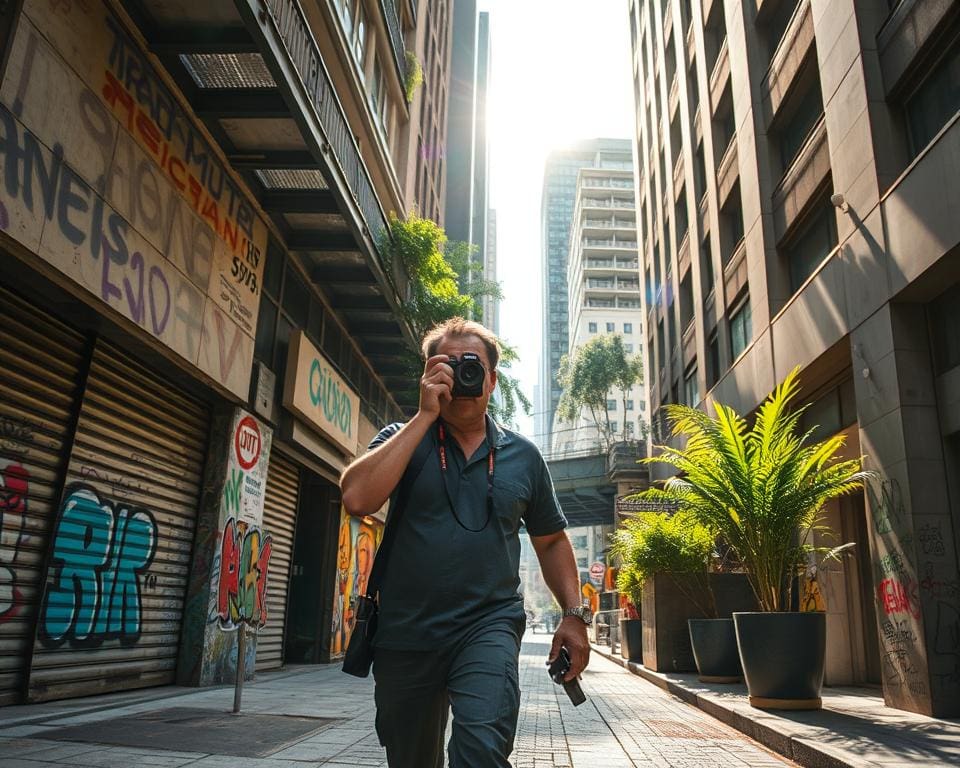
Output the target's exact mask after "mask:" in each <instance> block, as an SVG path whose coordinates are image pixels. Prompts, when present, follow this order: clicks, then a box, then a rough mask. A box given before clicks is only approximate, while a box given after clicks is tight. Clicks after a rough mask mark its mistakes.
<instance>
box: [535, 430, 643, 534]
mask: <svg viewBox="0 0 960 768" xmlns="http://www.w3.org/2000/svg"><path fill="white" fill-rule="evenodd" d="M645 455H646V450H645V447H644V444H643V443H642V442H639V441H630V442H619V443H614V444H613V445H612V446H611V447H610V449H609V450H607V449H606V448H605V447H602V446H596V447H594V448H590V449H586V450H581V451H577V452H575V453H559V454H553V455H550V454H548V455H546V456H545V458H546V460H547V467H549V469H550V475H551V477H552V478H553V486H554V488H555V490H556V492H557V499H558V500H559V502H560V508H561V509H562V510H563V513H564V514H565V515H566V517H567V521H568V522H569V523H570V527H571V528H581V527H585V526H590V525H614V524H615V523H616V520H615V515H614V507H615V502H616V497H617V496H618V495H622V494H623V493H625V492H626V491H627V490H628V489H629V488H632V487H641V488H645V487H647V485H648V484H649V479H648V478H649V473H648V471H647V468H646V467H645V466H643V465H641V464H638V463H637V461H638V460H639V459H642V458H643V457H644V456H645Z"/></svg>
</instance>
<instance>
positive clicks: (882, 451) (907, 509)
mask: <svg viewBox="0 0 960 768" xmlns="http://www.w3.org/2000/svg"><path fill="white" fill-rule="evenodd" d="M851 345H852V358H853V368H854V374H855V375H854V380H855V382H856V395H857V413H858V418H859V426H860V442H861V446H862V449H863V453H864V455H865V456H866V462H865V464H866V467H867V468H868V469H871V470H873V471H875V472H876V473H877V477H876V478H875V479H874V480H873V481H871V482H870V484H869V487H868V489H867V493H866V500H867V508H868V512H869V523H870V539H871V555H872V564H873V574H874V596H875V599H876V606H877V621H878V624H879V634H880V645H881V649H880V656H881V660H880V661H881V674H882V679H883V693H884V700H885V701H886V702H887V704H888V705H889V706H893V707H897V708H900V709H907V710H910V711H913V712H919V713H922V714H926V715H932V716H934V717H956V716H957V715H958V714H960V581H958V568H957V551H956V545H955V541H956V539H955V536H954V530H953V528H954V525H955V524H956V523H955V521H954V518H953V517H952V515H951V510H950V503H949V497H948V493H947V476H946V466H945V463H944V452H943V440H942V437H941V433H940V422H939V418H938V413H937V400H936V391H935V388H934V376H933V371H932V368H931V364H930V349H929V340H928V334H927V323H926V317H925V313H924V308H923V306H922V305H919V304H885V305H884V306H882V307H881V308H880V309H879V310H878V311H877V312H875V313H874V314H873V315H871V316H870V317H869V318H868V319H867V320H866V321H865V322H864V323H863V324H862V325H860V326H859V327H858V328H857V329H856V330H855V331H854V332H853V333H852V334H851Z"/></svg>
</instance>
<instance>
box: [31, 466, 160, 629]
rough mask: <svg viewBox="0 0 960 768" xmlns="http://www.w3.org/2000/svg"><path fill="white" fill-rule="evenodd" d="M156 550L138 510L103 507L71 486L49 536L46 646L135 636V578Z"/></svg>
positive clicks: (152, 529) (150, 524)
mask: <svg viewBox="0 0 960 768" xmlns="http://www.w3.org/2000/svg"><path fill="white" fill-rule="evenodd" d="M156 547H157V526H156V523H155V522H154V519H153V517H152V516H151V515H150V513H149V512H148V511H147V510H146V509H143V508H139V507H129V506H119V505H115V504H113V503H111V502H110V501H104V500H102V499H101V498H100V496H99V494H98V493H97V492H96V491H95V490H94V489H93V488H91V487H90V486H88V485H83V484H76V485H73V486H71V488H70V489H69V493H68V494H67V496H66V499H65V501H64V502H63V506H62V509H61V513H60V519H59V521H58V523H57V528H56V531H55V532H54V537H53V574H54V577H53V578H52V580H51V581H50V582H49V583H48V585H47V590H46V594H45V595H44V599H43V604H42V608H41V614H40V637H41V640H42V641H43V642H44V644H45V645H48V646H50V645H53V646H56V645H59V644H61V643H62V642H63V641H65V640H69V641H70V643H71V645H99V644H100V643H102V642H103V641H104V640H109V639H115V638H119V639H120V640H121V642H123V643H125V644H130V643H134V642H136V641H137V640H138V639H139V637H140V632H141V628H142V621H141V613H142V603H141V594H140V579H139V577H140V576H142V575H143V574H144V572H145V571H146V569H147V568H148V567H149V565H150V563H151V562H152V561H153V555H154V552H155V551H156Z"/></svg>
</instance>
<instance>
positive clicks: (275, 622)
mask: <svg viewBox="0 0 960 768" xmlns="http://www.w3.org/2000/svg"><path fill="white" fill-rule="evenodd" d="M299 491H300V470H299V469H298V468H297V466H296V465H295V464H293V463H291V462H290V460H289V459H287V458H285V457H284V456H283V455H282V454H280V453H278V452H277V451H276V449H274V452H273V453H272V455H271V456H270V469H269V471H268V472H267V495H266V497H265V499H264V508H263V529H264V532H265V533H266V534H269V535H270V537H271V539H272V544H273V551H272V553H271V555H270V566H269V570H268V571H267V623H266V624H265V625H264V626H263V627H261V628H260V631H259V633H258V637H257V672H265V671H267V670H269V669H279V668H280V666H281V665H282V664H283V630H284V626H285V624H286V618H287V591H288V589H289V587H290V563H291V561H292V559H293V534H294V526H295V525H296V521H297V499H298V495H299Z"/></svg>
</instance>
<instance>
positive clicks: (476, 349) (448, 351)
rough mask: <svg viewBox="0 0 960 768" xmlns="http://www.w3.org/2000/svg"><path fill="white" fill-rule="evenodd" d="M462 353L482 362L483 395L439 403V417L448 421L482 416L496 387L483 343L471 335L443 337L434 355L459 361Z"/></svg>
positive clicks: (493, 370) (493, 372) (494, 377)
mask: <svg viewBox="0 0 960 768" xmlns="http://www.w3.org/2000/svg"><path fill="white" fill-rule="evenodd" d="M464 352H473V353H474V354H475V355H478V356H479V357H480V360H481V361H483V367H484V368H486V369H487V375H486V376H484V377H483V394H482V395H481V396H480V397H456V398H454V399H453V400H451V401H450V402H445V401H443V400H441V401H440V415H441V416H442V417H443V418H445V419H449V418H451V417H453V418H456V419H470V418H476V417H478V416H482V415H483V414H484V413H485V412H486V410H487V403H488V402H490V395H491V394H493V390H494V387H496V386H497V372H496V370H495V369H494V368H493V366H492V365H490V357H489V355H488V354H487V348H486V347H485V346H484V344H483V342H482V341H481V340H480V339H479V338H477V337H476V336H473V335H468V336H444V337H443V338H442V339H440V343H439V344H438V345H437V351H436V354H438V355H447V356H448V357H456V358H457V360H459V359H461V357H462V356H463V353H464Z"/></svg>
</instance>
